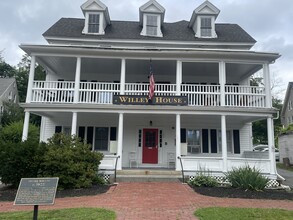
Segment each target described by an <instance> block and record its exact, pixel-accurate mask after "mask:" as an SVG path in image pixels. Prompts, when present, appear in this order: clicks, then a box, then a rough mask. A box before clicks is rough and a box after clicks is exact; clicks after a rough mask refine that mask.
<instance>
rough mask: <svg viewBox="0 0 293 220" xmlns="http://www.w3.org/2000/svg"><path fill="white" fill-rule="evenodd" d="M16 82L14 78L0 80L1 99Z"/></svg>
mask: <svg viewBox="0 0 293 220" xmlns="http://www.w3.org/2000/svg"><path fill="white" fill-rule="evenodd" d="M14 81H15V79H14V78H0V97H1V96H2V94H3V93H4V92H5V90H6V89H7V88H8V87H9V86H10V85H11V83H13V82H14Z"/></svg>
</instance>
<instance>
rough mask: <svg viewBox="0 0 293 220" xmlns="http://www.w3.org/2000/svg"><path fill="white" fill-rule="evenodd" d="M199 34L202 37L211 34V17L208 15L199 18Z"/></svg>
mask: <svg viewBox="0 0 293 220" xmlns="http://www.w3.org/2000/svg"><path fill="white" fill-rule="evenodd" d="M200 35H201V36H202V37H211V36H212V19H211V18H209V17H202V18H201V19H200Z"/></svg>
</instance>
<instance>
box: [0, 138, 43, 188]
mask: <svg viewBox="0 0 293 220" xmlns="http://www.w3.org/2000/svg"><path fill="white" fill-rule="evenodd" d="M45 150H46V147H45V145H44V144H39V143H38V141H35V140H31V139H28V140H27V141H25V142H11V141H10V142H4V141H3V140H0V161H1V166H0V177H1V182H3V183H5V184H9V185H10V184H11V185H12V186H13V187H17V186H18V185H19V183H20V180H21V178H32V177H37V176H38V171H39V167H40V163H41V161H42V155H43V154H44V152H45Z"/></svg>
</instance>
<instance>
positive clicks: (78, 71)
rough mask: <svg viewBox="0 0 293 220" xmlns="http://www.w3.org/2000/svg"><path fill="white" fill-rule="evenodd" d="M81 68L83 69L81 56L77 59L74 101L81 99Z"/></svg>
mask: <svg viewBox="0 0 293 220" xmlns="http://www.w3.org/2000/svg"><path fill="white" fill-rule="evenodd" d="M80 70H81V58H80V57H77V59H76V70H75V83H74V101H73V102H74V103H78V101H79V87H80V86H79V84H80Z"/></svg>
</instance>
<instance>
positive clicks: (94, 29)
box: [88, 14, 100, 33]
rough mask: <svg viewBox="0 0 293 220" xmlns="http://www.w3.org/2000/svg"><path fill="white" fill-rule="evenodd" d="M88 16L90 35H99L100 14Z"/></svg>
mask: <svg viewBox="0 0 293 220" xmlns="http://www.w3.org/2000/svg"><path fill="white" fill-rule="evenodd" d="M88 16H89V18H88V33H99V32H100V14H89V15H88Z"/></svg>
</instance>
